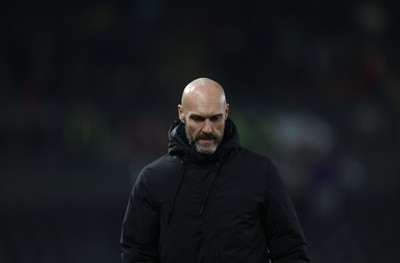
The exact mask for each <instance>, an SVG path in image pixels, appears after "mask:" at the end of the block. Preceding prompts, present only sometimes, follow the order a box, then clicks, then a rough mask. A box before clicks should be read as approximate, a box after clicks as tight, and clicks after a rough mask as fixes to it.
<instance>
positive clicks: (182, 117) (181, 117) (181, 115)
mask: <svg viewBox="0 0 400 263" xmlns="http://www.w3.org/2000/svg"><path fill="white" fill-rule="evenodd" d="M178 116H179V119H180V120H181V122H182V123H185V114H184V113H183V109H182V105H181V104H178Z"/></svg>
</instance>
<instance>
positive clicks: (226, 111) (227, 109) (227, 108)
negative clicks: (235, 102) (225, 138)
mask: <svg viewBox="0 0 400 263" xmlns="http://www.w3.org/2000/svg"><path fill="white" fill-rule="evenodd" d="M225 113H226V115H225V120H226V119H227V118H228V115H229V103H227V104H226V108H225Z"/></svg>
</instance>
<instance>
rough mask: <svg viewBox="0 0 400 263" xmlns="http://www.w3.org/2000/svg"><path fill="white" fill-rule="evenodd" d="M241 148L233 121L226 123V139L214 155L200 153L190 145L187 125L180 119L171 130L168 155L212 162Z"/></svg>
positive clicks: (194, 160)
mask: <svg viewBox="0 0 400 263" xmlns="http://www.w3.org/2000/svg"><path fill="white" fill-rule="evenodd" d="M239 147H240V141H239V134H238V131H237V128H236V125H235V124H234V123H233V121H232V120H231V119H229V118H228V119H227V120H226V121H225V130H224V137H223V139H222V142H221V144H220V145H219V146H218V148H217V150H216V151H215V153H213V154H201V153H198V152H197V151H196V149H195V147H194V145H190V143H189V140H188V139H187V137H186V132H185V125H184V124H183V123H182V122H181V121H180V120H179V119H178V120H175V121H174V122H173V123H172V125H171V127H170V129H169V144H168V153H169V154H170V155H177V156H180V157H184V158H185V159H187V160H188V161H193V162H200V163H203V162H212V161H215V160H219V159H221V158H223V157H224V155H225V154H227V153H229V152H230V151H231V150H233V149H235V148H239Z"/></svg>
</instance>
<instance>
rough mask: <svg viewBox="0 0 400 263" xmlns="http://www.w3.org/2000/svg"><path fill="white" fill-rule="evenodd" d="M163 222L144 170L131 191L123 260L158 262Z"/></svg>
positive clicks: (123, 225)
mask: <svg viewBox="0 0 400 263" xmlns="http://www.w3.org/2000/svg"><path fill="white" fill-rule="evenodd" d="M159 222H160V220H159V210H158V208H157V205H156V203H155V201H154V199H153V198H152V196H151V195H150V192H149V189H148V184H147V182H146V172H145V170H143V171H142V172H141V174H140V175H139V177H138V179H137V180H136V183H135V185H134V187H133V190H132V192H131V195H130V198H129V201H128V207H127V209H126V212H125V217H124V220H123V223H122V234H121V241H120V246H121V259H122V263H136V262H141V263H142V262H143V263H155V262H158V239H159V231H160V227H159V225H160V223H159Z"/></svg>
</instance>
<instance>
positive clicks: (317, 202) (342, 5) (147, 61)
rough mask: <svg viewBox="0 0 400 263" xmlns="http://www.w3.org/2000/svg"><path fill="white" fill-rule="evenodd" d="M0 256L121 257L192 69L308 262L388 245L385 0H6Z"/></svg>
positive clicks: (395, 122)
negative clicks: (260, 157) (277, 181)
mask: <svg viewBox="0 0 400 263" xmlns="http://www.w3.org/2000/svg"><path fill="white" fill-rule="evenodd" d="M6 2H8V3H5V4H3V5H2V8H1V9H0V22H1V23H0V28H1V37H0V209H1V210H0V262H5V263H36V262H37V263H39V262H40V263H47V262H52V263H53V262H61V263H63V262H65V263H69V262H77V263H80V262H107V263H110V262H120V255H119V236H120V229H121V223H122V219H123V215H124V212H125V207H126V204H127V200H128V196H129V193H130V190H131V187H132V185H133V183H134V181H135V179H136V177H137V175H138V173H139V172H140V170H141V169H142V167H143V166H144V165H146V164H147V163H148V162H150V161H152V160H153V159H155V158H157V157H158V156H160V155H162V154H165V153H166V151H167V140H168V137H167V130H168V128H169V125H170V123H171V122H172V121H173V120H174V119H175V118H177V104H178V103H179V102H180V96H181V92H182V90H183V88H184V87H185V86H186V84H187V83H189V82H190V81H191V80H193V79H195V78H198V77H202V76H207V77H210V78H212V79H215V80H216V81H218V82H220V83H221V85H222V86H223V87H224V88H225V91H226V94H227V98H228V101H229V103H230V106H231V117H232V118H233V119H234V121H235V122H236V124H237V126H238V128H239V131H240V135H241V141H242V144H243V145H244V146H246V147H248V148H250V149H253V150H254V151H258V152H261V153H263V154H266V155H268V156H270V158H272V159H273V160H274V161H275V162H276V163H277V165H278V167H279V168H280V170H281V172H282V177H283V179H284V181H285V183H286V185H287V188H288V190H289V192H290V194H291V196H292V198H293V202H294V203H295V206H296V209H297V212H298V215H299V219H300V221H301V223H302V225H303V228H304V232H305V235H306V238H307V240H308V242H309V250H310V254H311V258H312V261H313V262H324V263H330V262H332V263H337V262H350V263H357V262H363V263H365V262H395V261H396V260H397V258H398V257H395V255H397V254H398V253H397V251H398V249H399V248H400V224H399V222H400V205H399V200H400V194H399V191H398V190H399V181H400V179H399V178H400V159H399V156H400V147H399V146H400V127H399V124H400V63H399V62H400V60H399V59H400V35H399V32H400V31H399V30H400V19H399V16H398V10H399V8H400V2H398V1H387V0H384V1H306V2H307V3H303V2H302V1H290V0H287V1H239V0H237V1H235V0H231V1H226V0H221V1H210V0H203V1H199V2H197V1H192V2H190V3H189V2H188V1H178V0H174V1H162V0H131V1H110V0H103V1H80V2H75V1H72V2H69V1H61V2H56V3H52V4H45V3H40V1H39V2H37V1H34V3H33V2H31V1H25V2H24V1H13V2H11V1H6Z"/></svg>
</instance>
